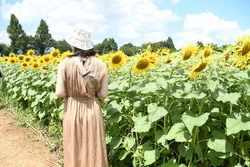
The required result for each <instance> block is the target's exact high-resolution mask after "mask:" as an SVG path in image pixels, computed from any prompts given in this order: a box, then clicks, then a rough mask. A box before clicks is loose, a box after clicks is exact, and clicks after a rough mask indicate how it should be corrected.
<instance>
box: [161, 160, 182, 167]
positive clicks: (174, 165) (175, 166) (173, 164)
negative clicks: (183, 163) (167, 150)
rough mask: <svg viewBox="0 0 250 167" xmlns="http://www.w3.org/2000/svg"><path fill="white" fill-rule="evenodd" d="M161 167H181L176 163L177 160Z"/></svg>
mask: <svg viewBox="0 0 250 167" xmlns="http://www.w3.org/2000/svg"><path fill="white" fill-rule="evenodd" d="M161 167H179V165H178V164H177V163H176V159H170V160H169V161H168V162H167V163H164V164H162V165H161Z"/></svg>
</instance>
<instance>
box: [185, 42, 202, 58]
mask: <svg viewBox="0 0 250 167" xmlns="http://www.w3.org/2000/svg"><path fill="white" fill-rule="evenodd" d="M198 50H199V46H197V45H189V46H187V47H184V48H182V52H183V53H184V55H183V58H182V60H183V61H185V60H188V59H189V58H190V57H191V56H195V55H196V54H197V53H198Z"/></svg>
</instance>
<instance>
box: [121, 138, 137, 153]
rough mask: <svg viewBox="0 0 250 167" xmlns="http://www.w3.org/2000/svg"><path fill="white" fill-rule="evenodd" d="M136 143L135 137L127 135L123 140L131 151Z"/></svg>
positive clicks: (125, 146)
mask: <svg viewBox="0 0 250 167" xmlns="http://www.w3.org/2000/svg"><path fill="white" fill-rule="evenodd" d="M134 145H135V138H133V137H126V138H125V139H124V142H123V146H124V148H125V149H126V150H127V151H130V149H131V148H132V147H133V146H134Z"/></svg>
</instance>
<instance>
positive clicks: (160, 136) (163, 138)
mask: <svg viewBox="0 0 250 167" xmlns="http://www.w3.org/2000/svg"><path fill="white" fill-rule="evenodd" d="M155 139H156V140H157V142H158V143H161V144H162V145H163V146H164V147H165V148H167V149H169V145H168V143H167V140H166V135H165V132H163V131H162V130H158V131H157V132H156V133H155Z"/></svg>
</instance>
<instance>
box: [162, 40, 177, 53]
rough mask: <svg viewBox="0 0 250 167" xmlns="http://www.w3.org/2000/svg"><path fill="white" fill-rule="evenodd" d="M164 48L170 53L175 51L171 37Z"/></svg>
mask: <svg viewBox="0 0 250 167" xmlns="http://www.w3.org/2000/svg"><path fill="white" fill-rule="evenodd" d="M164 47H167V48H168V49H170V51H176V48H175V46H174V42H173V40H172V38H171V37H168V39H167V41H166V44H165V46H164Z"/></svg>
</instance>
